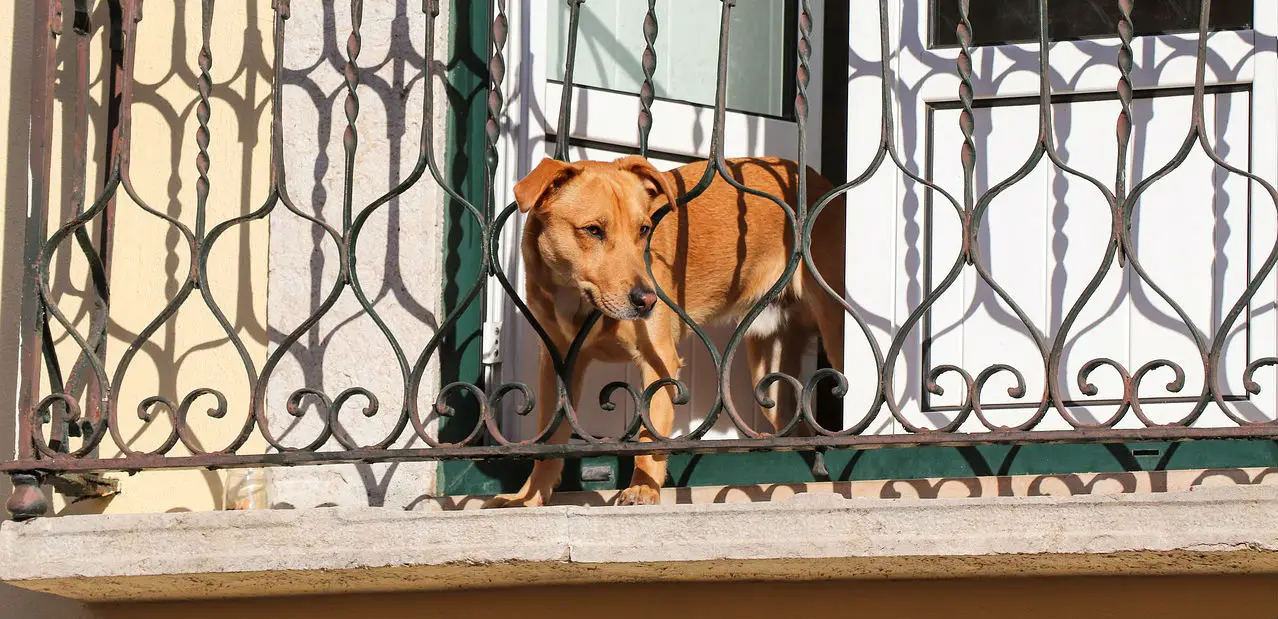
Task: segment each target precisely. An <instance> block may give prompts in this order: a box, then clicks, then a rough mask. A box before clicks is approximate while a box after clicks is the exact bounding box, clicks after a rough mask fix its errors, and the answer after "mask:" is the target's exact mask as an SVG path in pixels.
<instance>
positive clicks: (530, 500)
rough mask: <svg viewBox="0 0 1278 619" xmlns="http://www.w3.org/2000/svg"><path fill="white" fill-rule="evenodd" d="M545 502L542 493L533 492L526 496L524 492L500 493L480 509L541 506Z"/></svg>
mask: <svg viewBox="0 0 1278 619" xmlns="http://www.w3.org/2000/svg"><path fill="white" fill-rule="evenodd" d="M543 504H544V501H543V500H542V495H541V494H533V495H532V496H526V495H523V494H499V495H497V496H495V497H493V498H491V499H488V500H487V501H484V505H483V506H482V507H480V509H494V508H499V507H541V506H542V505H543Z"/></svg>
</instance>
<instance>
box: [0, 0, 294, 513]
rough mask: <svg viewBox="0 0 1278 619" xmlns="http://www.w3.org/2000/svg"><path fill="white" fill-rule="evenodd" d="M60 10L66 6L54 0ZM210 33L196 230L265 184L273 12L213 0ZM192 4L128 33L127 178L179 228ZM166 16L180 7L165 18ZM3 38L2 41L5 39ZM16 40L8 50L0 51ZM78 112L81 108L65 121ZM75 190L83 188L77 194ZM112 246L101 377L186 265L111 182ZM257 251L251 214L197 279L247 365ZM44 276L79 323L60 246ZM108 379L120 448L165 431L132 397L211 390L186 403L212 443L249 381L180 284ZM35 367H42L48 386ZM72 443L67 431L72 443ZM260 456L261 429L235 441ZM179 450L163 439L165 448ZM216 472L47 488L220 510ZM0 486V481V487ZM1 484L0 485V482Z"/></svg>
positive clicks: (129, 508)
mask: <svg viewBox="0 0 1278 619" xmlns="http://www.w3.org/2000/svg"><path fill="white" fill-rule="evenodd" d="M67 4H68V9H67V10H68V11H69V10H70V6H71V5H70V3H67ZM106 4H107V3H105V2H103V3H97V5H98V6H97V9H96V13H95V15H94V16H93V23H94V30H93V35H92V43H91V46H90V50H91V52H90V53H91V57H92V60H91V62H90V67H91V68H92V69H91V71H90V74H89V80H90V84H89V87H90V93H91V97H90V102H89V109H90V110H91V114H90V118H89V119H88V122H89V131H88V134H89V136H90V137H89V142H88V146H89V152H90V153H92V156H91V158H90V161H89V164H88V178H89V179H91V183H90V185H91V186H100V185H101V180H102V176H103V171H104V162H103V161H101V160H100V159H101V157H102V152H103V149H102V143H101V136H102V135H103V130H104V124H103V123H104V120H105V118H106V112H105V108H104V102H105V101H106V100H107V98H108V93H107V91H106V90H107V85H106V81H105V71H104V68H105V67H106V66H107V65H106V59H105V53H104V52H105V50H106V49H107V42H106V33H105V32H104V30H103V29H102V27H101V25H102V24H103V23H105V21H106ZM216 6H217V13H216V19H215V20H214V28H213V32H212V38H213V40H214V41H215V42H216V44H215V47H214V51H215V55H214V62H213V69H212V80H213V93H214V94H213V104H212V120H211V121H210V126H209V129H210V132H211V135H212V138H213V139H212V145H211V146H210V148H209V154H210V158H211V161H212V167H211V169H210V172H209V177H210V182H211V186H212V192H211V195H210V200H209V207H208V219H207V222H208V224H207V225H208V227H209V228H212V227H213V226H214V225H216V224H217V223H220V222H222V221H225V220H226V219H228V218H230V217H234V216H237V215H242V214H244V213H247V212H249V211H252V210H255V209H257V208H259V207H261V205H262V203H263V201H264V200H265V198H266V196H267V181H268V173H269V168H268V156H269V143H268V141H267V140H266V136H268V135H269V123H270V114H269V108H268V107H267V105H268V102H269V97H270V64H269V59H270V57H271V54H272V51H271V48H270V41H269V36H270V32H271V23H272V19H273V13H272V12H271V10H270V4H269V3H268V2H222V3H218V4H217V5H216ZM199 9H200V2H199V0H171V1H166V2H148V3H146V5H145V13H144V19H143V21H142V22H141V24H140V25H139V31H138V39H137V46H138V51H137V68H136V73H135V75H136V86H135V100H134V106H133V114H134V122H133V132H132V144H133V147H132V170H131V174H130V178H131V181H132V186H133V188H134V189H135V190H136V193H137V194H138V197H139V198H141V200H142V201H143V202H144V203H145V204H146V205H147V206H149V207H151V208H153V209H155V210H157V211H160V212H163V213H165V214H167V215H169V216H171V217H174V218H176V219H178V220H179V221H181V222H182V223H183V224H185V225H186V226H188V227H192V228H193V227H194V225H195V208H194V205H195V196H196V193H195V191H196V190H195V179H196V178H197V175H196V168H195V165H196V163H195V162H196V154H197V145H196V140H195V132H196V128H197V120H196V114H195V110H196V103H197V101H198V92H197V90H196V80H197V77H198V76H197V74H196V73H195V72H194V71H196V70H197V69H196V64H195V58H196V57H197V55H198V53H199V49H200V44H201V40H200V21H199V18H200V11H199ZM34 12H35V7H34V6H33V3H28V2H5V3H0V24H6V25H10V26H9V27H6V28H5V29H6V30H11V31H12V33H13V34H14V37H13V38H12V39H10V40H11V41H12V43H8V42H7V43H6V44H4V45H0V54H2V56H0V83H5V84H13V85H14V87H13V88H10V89H8V91H7V92H6V93H5V94H4V95H0V119H4V120H3V121H0V143H2V144H5V145H6V151H5V154H4V157H3V160H4V162H5V163H4V168H5V169H4V172H5V173H4V174H3V176H0V195H3V196H4V197H5V217H4V222H3V226H4V227H3V228H0V237H2V238H3V239H4V255H3V270H4V271H3V285H4V295H3V299H2V300H0V324H3V325H4V328H3V329H2V331H3V335H2V337H3V346H2V347H0V350H3V351H4V355H3V357H2V358H0V384H4V385H16V384H17V379H18V366H17V361H18V359H17V353H16V346H17V333H16V326H17V324H18V322H19V320H20V312H19V302H20V296H21V290H20V287H21V278H22V273H23V269H24V268H26V265H25V264H24V261H23V259H22V256H23V249H22V232H23V225H24V216H25V205H26V201H27V198H28V186H27V181H26V174H27V167H26V151H27V147H28V143H27V136H26V127H25V124H24V121H25V119H26V117H27V114H28V113H29V106H30V104H29V97H30V92H29V88H27V87H26V85H28V84H30V71H31V68H32V67H31V59H30V58H29V57H27V56H26V55H25V53H26V52H27V50H29V48H30V42H31V37H32V36H37V33H39V32H41V30H40V29H38V28H36V27H34V26H35V25H38V26H40V27H42V26H43V23H42V22H43V20H41V19H38V17H37V16H36V15H34ZM179 16H181V17H180V18H179ZM70 33H71V31H70V29H69V28H68V29H67V34H66V35H64V36H63V37H61V38H60V41H59V47H60V50H59V51H60V53H59V65H58V68H57V72H58V83H57V88H56V99H57V101H56V103H55V107H54V118H55V122H54V140H53V144H54V154H53V161H54V164H53V174H52V176H53V178H52V191H51V195H52V205H51V207H50V210H51V211H52V212H53V213H54V214H55V215H54V217H53V219H54V220H53V221H50V225H49V230H50V231H52V230H55V229H56V228H57V227H58V225H59V223H60V222H61V221H63V220H65V219H66V218H68V217H70V216H71V213H72V212H73V209H74V208H75V207H74V206H73V204H74V200H73V196H72V195H71V187H70V186H71V182H70V179H71V178H72V176H73V174H75V170H74V167H73V166H72V165H71V164H70V157H69V153H70V149H71V145H72V142H71V139H72V137H71V136H72V134H73V124H74V123H75V122H77V119H76V118H75V116H74V114H73V113H72V108H71V103H72V101H73V99H72V98H71V95H72V92H73V85H74V83H75V74H74V72H73V64H72V63H70V62H68V61H69V59H71V58H74V52H73V48H72V45H73V38H74V37H73V36H71V34H70ZM6 38H8V37H6ZM15 50H17V52H16V53H17V54H19V56H18V57H14V54H15ZM79 122H84V119H79ZM89 193H90V195H89V199H90V200H91V199H92V198H93V197H94V196H93V195H92V194H93V193H95V192H93V191H90V192H89ZM117 200H118V202H117V207H116V208H117V219H116V222H117V223H116V237H115V241H116V244H115V254H114V257H113V265H112V273H111V292H112V299H111V302H112V312H111V316H112V319H111V322H110V324H109V333H110V340H109V344H108V358H107V371H108V375H110V373H113V372H114V370H115V368H116V367H117V366H118V364H119V363H120V362H121V359H122V357H123V355H124V353H125V351H126V349H127V347H128V346H129V344H130V343H131V342H132V341H133V340H135V339H136V338H137V337H138V334H139V333H140V332H141V331H142V330H143V329H144V328H146V326H147V324H148V323H149V322H150V321H151V320H152V319H154V318H155V317H156V316H157V315H158V314H159V313H160V311H161V309H162V308H163V307H164V305H165V304H166V303H168V302H169V301H171V300H172V299H174V298H175V296H176V295H177V293H178V291H179V289H180V287H181V285H182V283H183V281H184V280H185V277H186V272H187V269H188V268H189V265H190V261H191V258H192V254H191V251H190V249H189V248H188V246H187V244H186V242H185V241H184V239H183V238H182V236H181V235H180V234H179V233H178V232H177V229H176V228H175V227H173V226H171V225H169V224H168V223H166V222H164V221H163V220H162V219H161V218H158V217H156V216H154V215H151V214H148V213H145V212H144V211H143V210H142V208H140V206H139V204H138V203H137V202H135V201H134V200H132V199H130V198H129V197H128V196H127V195H125V192H124V191H123V189H121V190H120V191H119V192H118V194H117ZM266 250H267V224H266V222H265V221H259V222H254V223H251V224H248V225H244V226H240V227H237V228H236V229H234V230H233V231H231V232H229V233H227V234H226V235H224V238H222V239H221V240H220V241H218V244H217V245H216V246H215V250H214V252H213V253H212V255H211V257H210V261H209V269H208V273H209V274H210V277H209V282H210V289H211V291H212V292H213V295H214V297H215V298H216V299H217V300H218V303H219V305H220V307H221V309H222V311H223V312H224V313H225V314H226V316H227V319H228V320H229V322H230V323H231V324H232V325H233V326H234V329H235V333H236V334H237V335H238V337H240V338H241V340H242V341H243V342H244V344H245V346H246V348H247V349H248V351H249V354H250V356H251V357H252V358H253V359H254V360H255V362H256V364H257V365H258V366H259V367H260V365H261V363H262V361H263V360H264V358H265V356H266V341H267V336H266V328H265V324H266V315H265V313H266V294H265V291H266ZM52 272H53V273H55V280H56V281H60V282H65V283H69V285H65V284H64V285H62V286H59V287H56V288H55V289H54V293H55V297H56V298H57V306H58V307H59V309H60V310H61V311H62V312H63V313H64V314H66V316H67V317H68V318H69V319H71V320H72V321H73V322H74V324H75V325H76V327H77V328H78V329H79V330H80V332H81V333H82V334H87V333H88V324H89V323H88V312H87V302H86V294H85V290H86V288H87V287H88V286H87V282H88V279H87V273H88V269H87V263H86V262H85V260H84V259H83V257H82V256H80V255H79V254H78V253H77V252H76V251H74V250H73V244H72V243H70V242H67V243H63V244H62V245H61V247H60V251H59V252H58V254H56V255H55V257H54V259H53V261H52ZM53 332H54V337H55V340H56V341H57V347H58V351H59V353H60V357H61V359H62V363H63V367H64V372H65V371H66V369H67V368H69V367H70V365H71V363H72V362H73V360H74V359H75V358H76V356H77V354H78V353H79V350H80V349H79V348H78V347H77V346H76V345H75V343H74V342H73V341H72V340H71V339H70V338H69V337H67V335H66V331H65V329H62V328H60V327H57V326H55V327H54V331H53ZM126 376H127V378H126V380H125V381H124V382H123V384H122V385H121V389H120V392H119V393H120V397H119V401H120V411H119V415H118V420H119V428H120V431H121V435H122V437H123V439H124V441H125V443H126V444H127V445H128V446H129V448H130V449H134V450H138V451H147V450H153V449H155V448H157V447H158V446H159V445H161V444H162V442H163V441H164V440H165V438H166V437H167V436H168V435H169V432H170V428H171V425H170V424H169V422H168V418H167V414H166V413H165V412H164V411H163V410H162V409H161V408H160V407H153V408H152V412H153V413H155V415H156V419H155V420H154V421H152V422H150V423H146V422H143V421H142V420H141V419H139V418H138V415H137V407H138V404H139V403H140V402H141V401H142V400H143V399H145V398H147V397H150V396H154V395H161V396H164V397H167V398H169V399H171V400H173V401H180V400H181V399H182V398H183V397H184V396H185V395H186V394H188V393H189V392H191V391H192V390H193V389H195V388H197V387H206V386H215V387H218V388H220V389H222V391H223V393H224V394H225V395H226V397H227V399H228V404H229V408H230V414H228V415H227V416H226V418H224V419H212V418H210V417H208V416H207V415H206V414H205V411H206V410H207V409H208V408H210V407H211V406H212V405H213V399H212V398H209V397H206V398H203V399H202V400H200V401H199V402H197V403H196V405H195V406H194V407H193V408H192V413H191V415H190V420H191V424H192V426H193V429H194V431H195V432H194V434H195V435H196V436H197V438H198V442H199V443H200V445H201V446H202V447H203V448H204V449H208V450H216V449H221V448H223V447H224V446H226V445H227V444H228V443H230V441H231V439H232V437H233V436H234V435H235V434H237V433H238V432H239V430H240V428H241V426H242V425H243V423H244V411H246V410H247V405H246V404H247V402H248V397H249V380H248V377H247V375H246V372H245V370H244V368H243V366H242V364H241V363H240V361H239V358H238V355H237V353H236V351H235V348H234V347H233V346H232V344H231V342H230V340H229V338H228V337H227V336H226V333H225V332H224V331H223V330H222V329H221V327H220V326H218V324H217V322H216V321H215V320H214V318H213V315H212V313H211V312H210V311H209V310H208V309H207V307H206V306H205V305H204V302H203V300H202V299H201V297H200V293H199V291H195V292H194V293H193V294H192V295H191V296H190V297H189V298H188V299H187V300H186V301H185V302H184V303H183V304H182V305H181V307H180V310H179V311H178V312H177V314H176V315H175V316H174V317H173V318H171V319H169V320H167V321H166V322H164V323H163V324H162V325H161V326H160V327H159V329H157V330H156V331H155V332H154V333H153V334H152V335H151V336H150V337H149V338H146V340H145V342H144V343H143V344H142V346H141V348H140V351H139V353H138V354H137V356H136V357H135V359H134V361H133V365H132V366H131V369H130V370H129V372H128V373H127V374H126ZM48 384H49V383H48V377H47V376H45V377H44V378H43V386H44V389H45V390H44V391H43V394H47V393H48V390H47V389H48ZM0 398H3V401H0V410H4V411H13V410H15V409H16V394H14V393H12V392H11V391H10V390H9V389H8V388H6V389H0ZM11 426H12V422H11V420H9V419H5V420H4V421H3V422H0V439H3V440H4V442H5V449H6V451H5V452H3V453H0V456H4V457H8V456H10V455H11V445H12V440H13V439H12V436H13V428H12V427H11ZM75 446H76V444H75V443H73V447H75ZM250 449H251V450H255V451H257V452H260V451H261V450H262V449H263V444H262V443H261V441H260V440H259V441H255V442H253V443H251V444H250V445H249V446H248V447H246V448H245V451H247V450H250ZM117 453H118V450H116V449H115V448H114V446H113V445H112V442H111V440H110V439H109V438H108V439H107V440H105V441H104V442H103V450H102V455H104V456H113V455H116V454H117ZM171 453H172V454H174V455H182V454H185V453H187V451H186V450H185V449H184V448H183V447H182V446H181V445H179V446H178V447H176V448H175V449H174V450H173V451H172V452H171ZM223 484H224V474H222V473H215V472H207V471H181V472H152V473H144V474H140V475H137V476H134V477H132V478H126V479H124V480H123V486H122V488H123V492H122V493H121V494H120V495H119V496H117V497H115V498H114V499H113V500H111V501H109V502H106V501H92V502H83V503H80V504H76V505H71V506H67V505H64V504H63V502H62V501H61V499H60V498H58V499H55V509H56V511H57V512H59V513H85V512H99V511H107V512H138V511H183V510H207V509H216V508H220V507H221V503H222V499H223ZM0 490H5V489H3V488H0ZM5 494H6V495H7V490H5Z"/></svg>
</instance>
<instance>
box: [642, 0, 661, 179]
mask: <svg viewBox="0 0 1278 619" xmlns="http://www.w3.org/2000/svg"><path fill="white" fill-rule="evenodd" d="M657 30H658V28H657V0H648V13H647V14H646V15H644V16H643V40H644V47H643V61H642V64H643V85H642V86H640V87H639V155H640V156H641V157H645V158H646V157H647V156H648V136H649V134H651V133H652V100H653V98H654V97H655V96H656V92H655V90H654V89H653V83H652V76H653V74H654V73H656V72H657V50H656V42H657Z"/></svg>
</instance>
